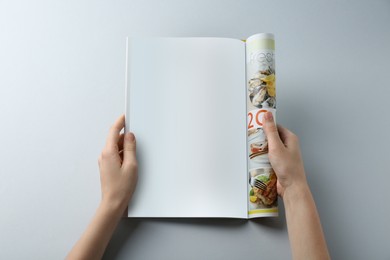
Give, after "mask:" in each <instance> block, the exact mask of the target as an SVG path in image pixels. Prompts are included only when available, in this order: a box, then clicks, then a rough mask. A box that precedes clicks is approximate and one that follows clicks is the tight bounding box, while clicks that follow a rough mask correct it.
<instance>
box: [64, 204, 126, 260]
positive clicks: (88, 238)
mask: <svg viewBox="0 0 390 260" xmlns="http://www.w3.org/2000/svg"><path fill="white" fill-rule="evenodd" d="M122 213H123V209H122V207H118V206H113V205H110V204H108V203H103V202H102V203H100V206H99V207H98V209H97V211H96V213H95V215H94V217H93V219H92V221H91V223H90V224H89V226H88V228H87V230H86V231H85V232H84V234H83V235H82V237H81V238H80V240H79V241H78V242H77V243H76V245H75V246H74V247H73V249H72V251H71V252H70V253H69V254H68V256H67V259H101V258H102V256H103V253H104V250H105V249H106V247H107V244H108V242H109V241H110V238H111V236H112V234H113V232H114V230H115V228H116V226H117V224H118V222H119V220H120V218H121V215H122Z"/></svg>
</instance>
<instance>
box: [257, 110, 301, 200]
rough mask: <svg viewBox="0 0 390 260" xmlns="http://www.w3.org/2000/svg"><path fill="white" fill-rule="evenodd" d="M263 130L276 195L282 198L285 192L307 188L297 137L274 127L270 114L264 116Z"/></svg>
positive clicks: (278, 127)
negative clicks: (273, 176)
mask: <svg viewBox="0 0 390 260" xmlns="http://www.w3.org/2000/svg"><path fill="white" fill-rule="evenodd" d="M263 129H264V132H265V134H266V136H267V139H268V156H269V160H270V163H271V165H272V168H273V169H274V171H275V173H276V176H277V177H278V182H277V190H278V194H279V195H280V196H281V197H282V198H283V196H284V195H285V193H286V191H287V190H294V188H298V189H299V188H302V187H307V182H306V176H305V169H304V166H303V160H302V156H301V151H300V148H299V142H298V137H297V136H296V135H295V134H294V133H292V132H291V131H290V130H288V129H287V128H284V127H282V126H276V124H275V121H274V118H273V115H272V113H271V112H267V113H265V115H264V118H263Z"/></svg>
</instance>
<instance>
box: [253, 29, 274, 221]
mask: <svg viewBox="0 0 390 260" xmlns="http://www.w3.org/2000/svg"><path fill="white" fill-rule="evenodd" d="M274 52H275V40H274V36H273V34H270V33H261V34H256V35H253V36H251V37H249V38H248V39H247V40H246V71H247V86H246V88H247V113H248V118H247V127H248V139H247V140H248V141H247V142H248V143H247V145H248V147H247V151H248V171H249V173H248V217H249V218H254V217H272V216H278V205H277V203H278V199H277V197H278V195H277V191H276V174H275V172H274V170H273V169H272V167H271V165H270V163H269V159H268V142H267V139H266V136H265V133H264V131H263V125H262V121H263V116H264V113H265V112H267V111H270V112H272V114H273V115H274V117H275V112H276V93H275V53H274Z"/></svg>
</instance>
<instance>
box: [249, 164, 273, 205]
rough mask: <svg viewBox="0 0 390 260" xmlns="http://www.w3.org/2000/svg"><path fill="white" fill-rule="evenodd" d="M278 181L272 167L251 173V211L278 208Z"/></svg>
mask: <svg viewBox="0 0 390 260" xmlns="http://www.w3.org/2000/svg"><path fill="white" fill-rule="evenodd" d="M276 181H277V179H276V174H275V172H274V170H273V169H272V168H271V167H265V168H259V169H256V170H251V171H250V174H249V210H255V209H262V208H272V207H276V206H277V197H278V193H277V190H276Z"/></svg>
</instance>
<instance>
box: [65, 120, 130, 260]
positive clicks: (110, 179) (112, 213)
mask: <svg viewBox="0 0 390 260" xmlns="http://www.w3.org/2000/svg"><path fill="white" fill-rule="evenodd" d="M124 125H125V117H124V116H123V115H122V116H121V117H119V118H118V119H117V120H116V122H115V124H114V125H113V126H112V127H111V129H110V133H109V134H108V138H107V143H106V146H105V147H104V149H103V151H102V154H101V155H100V157H99V168H100V182H101V186H102V201H101V203H100V205H99V207H98V209H97V210H96V213H95V216H94V217H93V219H92V221H91V223H90V224H89V226H88V227H87V229H86V230H85V232H84V233H83V235H82V236H81V238H80V239H79V241H77V243H76V244H75V245H74V247H73V248H72V250H71V251H70V252H69V254H68V256H67V259H101V258H102V256H103V253H104V250H105V249H106V247H107V244H108V241H110V238H111V236H112V233H113V232H114V230H115V227H116V226H117V224H118V222H119V220H120V218H121V216H122V214H123V212H124V210H125V209H126V207H127V205H128V203H129V200H130V199H131V196H132V195H133V192H134V189H135V185H136V184H137V159H136V156H135V137H134V134H132V133H127V134H125V135H124V134H119V133H120V131H121V130H122V129H123V127H124Z"/></svg>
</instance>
